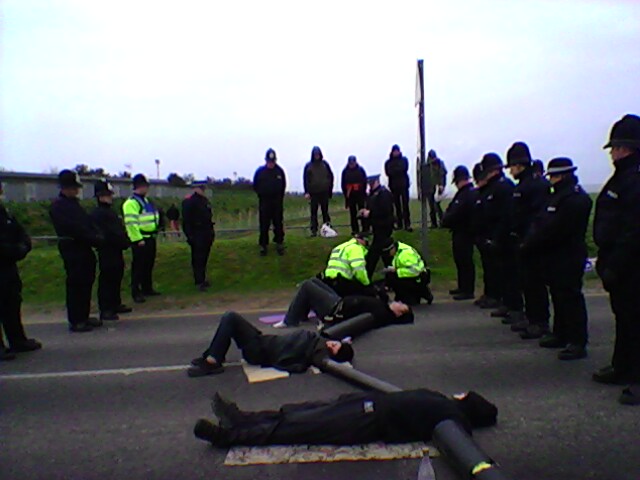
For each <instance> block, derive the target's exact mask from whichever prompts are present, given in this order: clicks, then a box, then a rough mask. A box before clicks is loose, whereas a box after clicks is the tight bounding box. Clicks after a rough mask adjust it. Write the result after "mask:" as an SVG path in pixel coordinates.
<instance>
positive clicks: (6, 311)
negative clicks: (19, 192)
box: [0, 181, 42, 361]
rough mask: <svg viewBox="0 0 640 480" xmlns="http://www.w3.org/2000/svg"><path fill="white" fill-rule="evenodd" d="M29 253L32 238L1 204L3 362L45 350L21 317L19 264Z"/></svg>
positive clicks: (0, 356) (0, 344)
mask: <svg viewBox="0 0 640 480" xmlns="http://www.w3.org/2000/svg"><path fill="white" fill-rule="evenodd" d="M0 195H2V181H0ZM30 251H31V238H29V235H27V232H25V230H24V228H22V225H20V223H18V221H17V220H16V218H15V217H14V216H13V215H11V213H9V211H7V209H6V208H5V206H4V205H3V204H2V203H0V327H2V328H0V361H1V360H13V359H14V358H15V354H16V353H18V352H30V351H33V350H38V349H40V348H42V344H41V343H40V342H38V341H37V340H35V339H33V338H27V336H26V334H25V332H24V327H23V326H22V318H21V315H20V309H21V307H22V281H21V280H20V273H19V271H18V266H17V263H18V262H19V261H20V260H22V259H23V258H25V257H26V256H27V254H28V253H29V252H30ZM2 331H4V334H5V336H6V337H7V341H8V343H9V350H7V349H6V347H5V344H4V340H3V338H2Z"/></svg>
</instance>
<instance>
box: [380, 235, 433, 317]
mask: <svg viewBox="0 0 640 480" xmlns="http://www.w3.org/2000/svg"><path fill="white" fill-rule="evenodd" d="M382 252H383V253H382V254H383V256H384V257H385V264H388V265H389V266H388V267H386V268H385V270H384V271H385V284H386V286H387V287H388V288H390V289H391V290H393V291H394V292H395V294H396V296H395V300H396V301H397V302H402V303H406V304H407V305H419V304H420V299H422V298H424V299H425V300H426V301H427V303H428V304H429V305H431V303H433V294H432V293H431V289H430V288H429V282H431V272H429V270H427V268H426V267H425V265H424V260H422V257H421V256H420V254H419V253H418V251H417V250H416V249H415V248H413V247H412V246H411V245H407V244H406V243H402V242H397V241H395V240H394V239H393V238H388V239H387V240H386V243H385V245H384V246H383V247H382Z"/></svg>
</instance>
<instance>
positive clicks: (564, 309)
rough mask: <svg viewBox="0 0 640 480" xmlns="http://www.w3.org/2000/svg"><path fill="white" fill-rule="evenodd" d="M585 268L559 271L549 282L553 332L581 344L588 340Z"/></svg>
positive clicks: (564, 339)
mask: <svg viewBox="0 0 640 480" xmlns="http://www.w3.org/2000/svg"><path fill="white" fill-rule="evenodd" d="M583 265H584V263H583ZM583 270H584V267H583V266H582V265H579V268H578V269H575V271H574V272H557V273H558V275H553V276H550V282H549V290H550V291H551V301H552V302H553V333H554V335H556V336H557V337H558V338H560V339H561V340H563V341H565V342H567V343H571V344H574V345H581V346H585V345H586V344H587V341H588V332H587V307H586V305H585V300H584V295H583V294H582V277H583V275H584V272H583ZM636 348H637V347H636Z"/></svg>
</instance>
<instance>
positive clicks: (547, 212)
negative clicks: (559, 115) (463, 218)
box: [520, 158, 593, 360]
mask: <svg viewBox="0 0 640 480" xmlns="http://www.w3.org/2000/svg"><path fill="white" fill-rule="evenodd" d="M576 169H577V167H575V166H574V165H573V162H572V161H571V159H569V158H554V159H553V160H551V161H550V162H549V165H548V168H547V175H549V180H550V181H551V184H552V185H553V188H552V191H551V194H550V195H549V197H548V200H547V203H546V206H545V207H544V208H543V209H542V211H541V212H540V213H539V214H538V215H537V216H536V217H535V218H534V220H533V222H532V225H531V227H530V228H529V229H528V232H527V234H526V235H525V237H524V238H523V240H522V243H521V245H520V252H521V256H522V258H527V257H529V258H534V259H535V260H536V261H537V262H539V264H540V271H541V272H544V277H543V278H544V280H545V283H546V285H548V286H549V289H550V291H551V300H552V302H553V311H554V319H553V333H549V334H546V335H545V336H544V337H542V339H541V340H540V346H541V347H544V348H564V350H562V351H561V352H560V353H559V354H558V358H559V359H560V360H577V359H580V358H584V357H586V356H587V350H586V345H587V309H586V306H585V301H584V295H583V294H582V277H583V276H584V265H585V262H586V260H587V244H586V241H585V235H586V232H587V225H588V224H589V214H590V213H591V205H592V203H593V202H592V201H591V198H589V195H588V194H587V193H586V192H585V191H584V190H583V189H582V187H581V186H580V185H578V178H577V177H576V176H575V174H574V172H575V171H576Z"/></svg>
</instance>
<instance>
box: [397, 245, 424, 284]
mask: <svg viewBox="0 0 640 480" xmlns="http://www.w3.org/2000/svg"><path fill="white" fill-rule="evenodd" d="M393 267H394V268H395V269H396V274H397V275H398V278H412V277H419V276H420V274H421V273H422V272H426V269H425V267H424V262H423V261H422V257H421V256H420V254H419V253H418V252H417V250H416V249H415V248H413V247H412V246H410V245H407V244H406V243H402V242H398V251H397V252H396V254H395V256H394V257H393Z"/></svg>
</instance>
